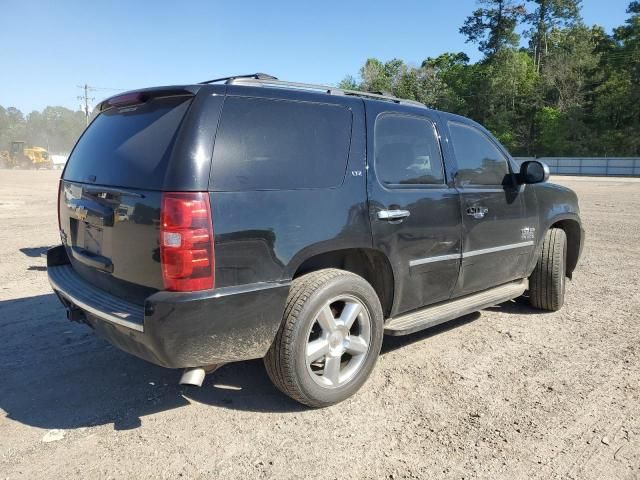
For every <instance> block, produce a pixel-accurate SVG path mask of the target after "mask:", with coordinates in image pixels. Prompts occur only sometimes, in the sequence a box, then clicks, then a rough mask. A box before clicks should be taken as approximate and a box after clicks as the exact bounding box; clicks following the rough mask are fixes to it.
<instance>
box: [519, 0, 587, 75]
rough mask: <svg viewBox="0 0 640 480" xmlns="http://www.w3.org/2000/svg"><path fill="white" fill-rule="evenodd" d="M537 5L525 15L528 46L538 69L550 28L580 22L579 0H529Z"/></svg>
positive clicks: (545, 49) (545, 48)
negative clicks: (528, 39) (529, 26)
mask: <svg viewBox="0 0 640 480" xmlns="http://www.w3.org/2000/svg"><path fill="white" fill-rule="evenodd" d="M531 1H533V3H535V4H536V5H537V6H536V8H535V10H534V11H533V12H531V13H528V14H527V15H526V17H525V19H526V21H527V23H529V24H530V25H531V28H530V30H529V32H528V36H529V37H530V39H531V41H530V43H529V48H530V49H531V53H532V55H533V61H534V64H535V66H536V69H537V70H538V71H540V68H541V66H542V63H543V61H544V57H545V56H546V55H547V53H548V52H549V35H550V33H551V31H552V30H555V29H559V28H563V27H570V26H573V25H575V24H576V23H579V22H580V4H581V0H531Z"/></svg>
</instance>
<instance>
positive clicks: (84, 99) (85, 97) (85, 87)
mask: <svg viewBox="0 0 640 480" xmlns="http://www.w3.org/2000/svg"><path fill="white" fill-rule="evenodd" d="M78 88H81V89H82V90H83V95H79V96H78V100H80V101H81V102H82V103H84V107H83V110H84V118H85V120H86V122H87V125H89V115H90V114H91V112H90V111H89V102H92V101H94V100H95V97H89V92H93V91H95V90H96V88H95V87H90V86H89V85H87V84H86V83H85V84H84V85H78Z"/></svg>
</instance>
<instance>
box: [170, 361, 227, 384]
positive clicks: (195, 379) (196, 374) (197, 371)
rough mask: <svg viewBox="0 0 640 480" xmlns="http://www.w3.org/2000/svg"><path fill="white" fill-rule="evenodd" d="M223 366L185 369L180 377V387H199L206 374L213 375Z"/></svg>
mask: <svg viewBox="0 0 640 480" xmlns="http://www.w3.org/2000/svg"><path fill="white" fill-rule="evenodd" d="M222 365H224V364H222V363H221V364H218V365H208V366H206V367H195V368H185V369H184V372H182V377H180V385H192V386H194V387H201V386H202V382H204V377H205V376H206V375H207V373H213V372H215V371H216V370H217V369H218V368H220V367H221V366H222Z"/></svg>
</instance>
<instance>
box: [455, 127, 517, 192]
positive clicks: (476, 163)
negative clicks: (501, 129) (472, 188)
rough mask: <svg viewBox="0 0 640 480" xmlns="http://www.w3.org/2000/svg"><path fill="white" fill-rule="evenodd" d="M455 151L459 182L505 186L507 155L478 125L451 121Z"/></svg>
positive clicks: (507, 173) (463, 183)
mask: <svg viewBox="0 0 640 480" xmlns="http://www.w3.org/2000/svg"><path fill="white" fill-rule="evenodd" d="M449 131H450V132H451V140H452V142H453V150H454V152H455V156H456V163H457V164H458V173H457V174H456V183H457V184H458V185H461V186H463V185H503V184H504V183H505V180H506V179H507V178H508V175H509V164H508V162H507V159H506V157H505V156H504V155H503V154H502V152H500V150H498V147H496V146H495V145H494V144H493V142H491V141H490V140H489V138H487V136H486V135H485V134H484V133H482V132H481V131H480V130H478V129H477V128H474V127H472V126H470V125H466V124H464V123H459V122H449Z"/></svg>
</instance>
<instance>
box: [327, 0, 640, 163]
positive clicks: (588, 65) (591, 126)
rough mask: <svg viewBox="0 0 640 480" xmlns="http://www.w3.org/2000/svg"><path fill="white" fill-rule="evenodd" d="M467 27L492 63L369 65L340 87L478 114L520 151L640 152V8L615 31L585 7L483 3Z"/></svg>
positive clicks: (543, 0) (501, 0)
mask: <svg viewBox="0 0 640 480" xmlns="http://www.w3.org/2000/svg"><path fill="white" fill-rule="evenodd" d="M477 7H478V8H477V9H476V10H474V11H473V12H472V13H471V15H469V16H468V17H467V18H466V20H465V21H464V23H463V25H462V26H461V27H460V33H462V34H463V35H464V36H465V37H466V40H467V42H470V43H474V44H476V45H477V46H478V48H479V50H480V51H481V52H482V54H483V57H482V59H481V60H479V61H478V62H476V63H471V62H470V61H469V57H468V56H467V55H466V54H465V53H462V52H445V53H442V54H441V55H439V56H437V57H435V58H433V57H429V58H427V59H426V60H424V61H423V62H422V64H420V65H419V66H412V65H409V64H407V63H406V62H404V61H403V60H401V59H398V58H394V59H392V60H389V61H386V62H383V61H381V60H379V59H377V58H369V59H367V60H366V62H365V63H364V65H363V66H362V67H361V69H360V74H359V77H358V78H355V77H354V76H347V77H345V78H344V79H343V80H342V81H341V82H340V87H342V88H349V89H356V90H364V91H369V92H385V93H392V94H393V95H395V96H397V97H401V98H407V99H412V100H417V101H419V102H422V103H424V104H426V105H427V106H429V107H432V108H435V109H438V110H444V111H448V112H453V113H458V114H460V115H464V116H467V117H470V118H472V119H474V120H476V121H478V122H480V123H482V124H483V125H484V126H485V127H487V128H488V129H489V130H491V131H492V132H493V133H494V134H495V135H496V137H497V138H498V139H499V140H500V141H501V142H502V143H503V144H504V145H505V146H506V147H507V148H508V149H509V150H510V151H511V152H512V153H513V154H514V155H523V156H524V155H526V156H533V155H537V156H638V155H640V128H639V126H640V82H639V80H640V2H639V1H632V2H631V3H630V4H629V6H628V8H627V13H628V18H627V19H626V21H625V23H624V24H623V25H621V26H619V27H617V28H615V29H613V32H612V33H611V34H609V33H607V32H606V31H605V30H604V28H602V27H601V26H598V25H594V26H587V25H585V24H584V22H583V20H582V18H581V14H580V12H581V0H533V1H526V2H521V1H518V0H478V1H477Z"/></svg>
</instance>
